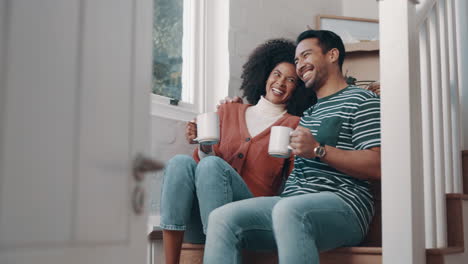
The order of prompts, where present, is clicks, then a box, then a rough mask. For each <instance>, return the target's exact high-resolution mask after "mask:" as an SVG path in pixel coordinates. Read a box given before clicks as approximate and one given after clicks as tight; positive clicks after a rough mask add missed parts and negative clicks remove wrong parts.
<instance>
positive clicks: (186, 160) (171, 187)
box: [160, 155, 253, 243]
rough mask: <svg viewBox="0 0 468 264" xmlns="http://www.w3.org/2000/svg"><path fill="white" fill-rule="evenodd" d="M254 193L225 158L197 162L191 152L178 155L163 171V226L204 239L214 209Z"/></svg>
mask: <svg viewBox="0 0 468 264" xmlns="http://www.w3.org/2000/svg"><path fill="white" fill-rule="evenodd" d="M251 197H253V195H252V193H251V192H250V191H249V189H248V187H247V185H246V184H245V182H244V180H242V178H241V176H240V175H239V174H238V173H237V172H236V171H235V170H234V169H233V168H232V167H231V166H230V165H229V164H228V163H227V162H226V161H224V160H223V159H221V158H219V157H216V156H209V157H205V158H203V159H202V160H201V161H200V162H199V163H198V164H197V163H196V162H195V160H194V159H193V158H192V157H190V156H186V155H177V156H175V157H174V158H172V159H171V160H170V161H169V162H168V164H167V165H166V170H165V172H164V178H163V185H162V192H161V211H160V213H161V224H160V226H161V228H162V229H166V230H180V231H182V230H185V231H186V232H185V233H184V240H185V241H187V242H191V243H204V242H205V235H204V234H206V229H207V226H208V216H209V214H210V213H211V211H213V210H214V209H216V208H218V207H220V206H222V205H225V204H227V203H230V202H233V201H238V200H242V199H247V198H251Z"/></svg>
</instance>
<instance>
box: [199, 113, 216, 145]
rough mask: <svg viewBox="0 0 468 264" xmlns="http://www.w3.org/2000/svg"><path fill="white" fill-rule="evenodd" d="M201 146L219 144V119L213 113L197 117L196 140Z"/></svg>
mask: <svg viewBox="0 0 468 264" xmlns="http://www.w3.org/2000/svg"><path fill="white" fill-rule="evenodd" d="M195 140H196V141H198V143H200V144H202V145H213V144H217V143H218V142H219V118H218V114H217V113H215V112H209V113H203V114H199V115H198V116H197V138H196V139H195Z"/></svg>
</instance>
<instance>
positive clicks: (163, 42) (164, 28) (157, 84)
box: [152, 0, 184, 100]
mask: <svg viewBox="0 0 468 264" xmlns="http://www.w3.org/2000/svg"><path fill="white" fill-rule="evenodd" d="M153 9H154V10H153V12H154V19H153V83H152V84H153V87H152V88H153V93H154V94H157V95H161V96H165V97H169V98H174V99H177V100H181V99H182V63H183V58H182V40H183V38H182V37H183V34H184V27H183V15H184V13H183V10H184V1H183V0H154V8H153Z"/></svg>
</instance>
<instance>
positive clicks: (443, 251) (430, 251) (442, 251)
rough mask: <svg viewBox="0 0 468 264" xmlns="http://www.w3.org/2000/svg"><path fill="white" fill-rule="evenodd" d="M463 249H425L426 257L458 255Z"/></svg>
mask: <svg viewBox="0 0 468 264" xmlns="http://www.w3.org/2000/svg"><path fill="white" fill-rule="evenodd" d="M464 251H465V249H464V248H463V247H444V248H429V249H426V253H427V254H428V255H447V254H458V253H463V252H464Z"/></svg>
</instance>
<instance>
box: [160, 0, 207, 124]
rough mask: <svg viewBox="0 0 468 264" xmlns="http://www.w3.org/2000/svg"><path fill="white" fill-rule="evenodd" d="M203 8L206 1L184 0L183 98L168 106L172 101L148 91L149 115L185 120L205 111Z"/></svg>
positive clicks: (204, 20)
mask: <svg viewBox="0 0 468 264" xmlns="http://www.w3.org/2000/svg"><path fill="white" fill-rule="evenodd" d="M206 6H207V0H195V1H193V0H184V11H183V16H184V18H183V19H184V21H183V23H184V32H188V34H184V37H183V45H182V46H183V48H182V50H183V51H182V57H183V65H182V71H183V74H182V98H181V100H180V101H179V102H178V104H177V105H171V104H170V101H171V98H169V97H166V96H162V95H157V94H154V93H152V92H151V114H152V115H155V116H160V117H164V118H170V119H176V120H184V121H188V120H191V119H193V117H194V116H196V115H197V114H198V113H201V112H204V111H205V110H206V105H205V95H206V93H207V89H206V81H205V80H206V79H205V76H206V52H205V51H206V33H207V32H206V31H207V18H206V15H207V12H206ZM184 73H187V74H184Z"/></svg>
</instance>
